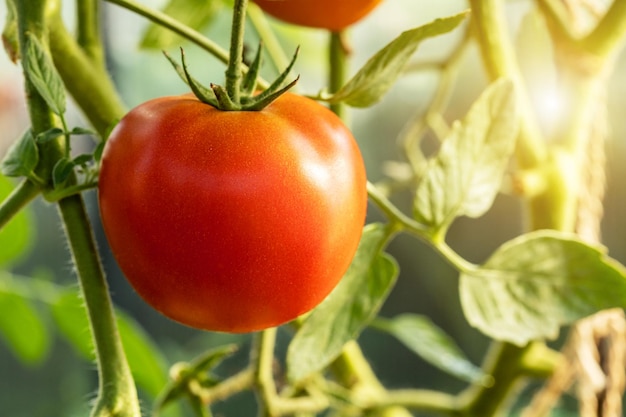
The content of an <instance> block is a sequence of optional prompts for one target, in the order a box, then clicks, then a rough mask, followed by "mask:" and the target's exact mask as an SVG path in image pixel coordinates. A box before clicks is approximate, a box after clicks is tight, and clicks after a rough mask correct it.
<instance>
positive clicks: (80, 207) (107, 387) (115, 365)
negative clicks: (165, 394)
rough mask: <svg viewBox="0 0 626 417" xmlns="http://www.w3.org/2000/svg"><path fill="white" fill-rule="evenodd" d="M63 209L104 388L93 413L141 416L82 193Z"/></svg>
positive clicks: (61, 205)
mask: <svg viewBox="0 0 626 417" xmlns="http://www.w3.org/2000/svg"><path fill="white" fill-rule="evenodd" d="M59 210H60V212H61V217H62V219H63V224H64V226H65V232H66V235H67V238H68V241H69V244H70V249H71V251H72V257H73V260H74V264H75V266H76V272H77V274H78V277H79V281H80V287H81V291H82V294H83V297H84V300H85V306H86V308H87V314H88V317H89V323H90V329H91V332H92V337H93V340H94V345H95V349H96V359H97V364H98V375H99V387H100V388H99V392H98V398H97V401H96V404H95V406H94V408H93V410H92V414H91V416H92V417H111V416H119V417H122V416H124V417H140V416H141V412H140V410H139V402H138V400H137V392H136V389H135V384H134V382H133V378H132V376H131V373H130V368H129V366H128V362H127V360H126V355H125V353H124V349H123V347H122V342H121V339H120V336H119V332H118V329H117V323H116V321H115V314H114V311H113V304H112V302H111V298H110V296H109V290H108V286H107V283H106V279H105V277H104V272H103V270H102V265H101V263H100V258H99V255H98V251H97V248H96V243H95V239H94V236H93V233H92V228H91V224H90V222H89V218H88V217H87V211H86V208H85V205H84V202H83V199H82V196H80V195H74V196H71V197H68V198H65V199H63V200H61V201H59Z"/></svg>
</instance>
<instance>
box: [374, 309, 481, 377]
mask: <svg viewBox="0 0 626 417" xmlns="http://www.w3.org/2000/svg"><path fill="white" fill-rule="evenodd" d="M374 324H375V327H376V328H377V329H381V330H384V331H386V332H388V333H390V334H392V335H393V336H394V337H396V338H397V339H398V340H399V341H401V342H402V343H403V344H404V345H405V346H406V347H407V348H409V349H410V350H411V351H413V352H414V353H415V354H416V355H418V356H420V357H421V358H422V359H424V360H425V361H426V362H428V363H430V364H431V365H433V366H435V367H437V368H439V369H441V370H442V371H444V372H447V373H448V374H450V375H454V376H455V377H457V378H459V379H462V380H464V381H468V382H480V383H482V384H483V385H489V384H490V383H492V381H491V378H490V377H489V376H488V375H485V374H484V373H483V372H482V370H481V369H480V368H479V367H478V366H475V365H474V364H473V363H471V362H470V361H469V359H467V357H466V356H465V354H464V353H463V351H462V350H461V348H459V346H458V345H457V344H456V343H455V342H454V340H452V338H451V337H450V336H448V335H447V334H446V333H445V332H444V331H443V330H441V329H440V328H439V327H437V326H436V325H435V324H434V323H433V322H432V321H431V320H430V319H429V318H428V317H425V316H419V315H415V314H402V315H400V316H397V317H395V318H393V319H391V320H385V319H380V318H379V319H377V320H376V321H375V323H374Z"/></svg>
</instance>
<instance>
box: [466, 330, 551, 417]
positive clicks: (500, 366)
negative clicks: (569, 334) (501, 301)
mask: <svg viewBox="0 0 626 417" xmlns="http://www.w3.org/2000/svg"><path fill="white" fill-rule="evenodd" d="M560 358H561V356H560V355H559V354H558V353H556V352H554V351H552V350H550V349H548V348H547V347H546V346H545V344H543V343H542V342H532V343H530V344H529V345H527V346H524V347H519V346H515V345H512V344H510V343H503V342H495V343H493V344H492V345H491V347H490V350H489V352H488V353H487V356H486V357H485V361H484V363H483V370H484V371H485V373H486V374H488V375H491V376H492V377H493V379H494V381H495V383H494V384H493V385H491V386H485V385H482V384H473V385H472V386H470V387H469V388H468V389H467V390H466V391H465V392H464V393H462V394H461V395H460V397H459V403H460V407H459V412H460V414H461V415H464V416H470V417H479V416H480V417H487V416H495V415H499V414H502V413H503V412H504V409H505V408H506V407H505V405H506V404H507V401H508V400H510V399H511V398H512V396H511V393H512V392H516V391H517V390H518V389H519V388H521V387H522V385H523V384H522V383H523V380H522V379H521V378H522V377H538V378H547V377H549V376H550V375H551V374H552V372H553V371H554V369H555V368H556V366H557V365H558V363H559V361H560Z"/></svg>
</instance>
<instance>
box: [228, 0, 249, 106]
mask: <svg viewBox="0 0 626 417" xmlns="http://www.w3.org/2000/svg"><path fill="white" fill-rule="evenodd" d="M247 7H248V0H235V7H234V8H233V24H232V27H231V33H230V59H229V61H228V66H227V67H226V92H227V93H228V96H229V97H230V99H231V100H232V102H233V103H235V104H236V105H239V104H240V103H241V80H242V75H243V37H244V33H245V26H246V8H247Z"/></svg>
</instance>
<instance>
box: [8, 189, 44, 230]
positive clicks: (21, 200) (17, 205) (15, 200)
mask: <svg viewBox="0 0 626 417" xmlns="http://www.w3.org/2000/svg"><path fill="white" fill-rule="evenodd" d="M40 192H41V188H40V187H39V186H38V185H36V184H35V183H33V182H32V181H30V180H23V181H22V182H21V183H20V184H19V185H18V186H17V187H15V188H14V189H13V191H12V192H11V194H9V195H8V196H7V198H5V199H4V201H2V203H0V230H1V229H2V228H3V227H4V225H5V224H7V223H8V222H9V220H11V219H12V218H13V216H15V215H16V214H17V213H19V211H20V210H21V209H22V208H23V207H24V206H26V205H27V204H28V203H29V202H31V201H32V200H33V199H34V198H35V197H37V196H38V195H39V193H40Z"/></svg>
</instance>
